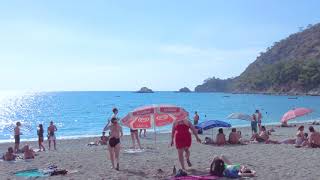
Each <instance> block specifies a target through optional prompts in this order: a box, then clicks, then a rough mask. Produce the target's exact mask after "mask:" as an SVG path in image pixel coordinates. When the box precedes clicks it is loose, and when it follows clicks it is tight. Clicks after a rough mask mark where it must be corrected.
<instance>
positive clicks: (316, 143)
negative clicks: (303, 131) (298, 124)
mask: <svg viewBox="0 0 320 180" xmlns="http://www.w3.org/2000/svg"><path fill="white" fill-rule="evenodd" d="M309 131H310V137H309V146H310V147H312V148H320V133H319V132H317V131H316V130H315V129H314V128H313V126H310V127H309Z"/></svg>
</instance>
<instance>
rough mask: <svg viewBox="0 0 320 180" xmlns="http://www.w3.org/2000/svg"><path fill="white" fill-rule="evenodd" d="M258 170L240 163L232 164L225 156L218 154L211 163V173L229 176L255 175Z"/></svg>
mask: <svg viewBox="0 0 320 180" xmlns="http://www.w3.org/2000/svg"><path fill="white" fill-rule="evenodd" d="M255 174H256V172H255V171H253V170H251V169H249V168H248V167H246V166H243V165H240V164H232V162H231V161H230V160H229V159H227V158H226V157H225V156H223V155H221V156H216V157H214V158H213V160H212V162H211V165H210V175H212V176H218V177H228V178H240V177H253V176H255Z"/></svg>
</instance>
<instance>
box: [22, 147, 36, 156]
mask: <svg viewBox="0 0 320 180" xmlns="http://www.w3.org/2000/svg"><path fill="white" fill-rule="evenodd" d="M23 155H24V159H34V156H35V152H34V151H33V150H32V149H31V148H29V145H25V146H24V147H23Z"/></svg>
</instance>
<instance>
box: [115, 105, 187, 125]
mask: <svg viewBox="0 0 320 180" xmlns="http://www.w3.org/2000/svg"><path fill="white" fill-rule="evenodd" d="M188 116H189V113H188V112H187V111H186V110H185V109H183V108H181V107H178V106H174V105H150V106H144V107H140V108H137V109H135V110H134V111H132V112H130V113H128V115H126V116H125V117H124V118H123V119H121V122H122V124H123V125H125V126H127V127H129V128H131V129H149V128H152V127H154V128H155V127H160V126H165V125H168V124H171V123H173V122H174V121H176V120H183V119H186V118H188Z"/></svg>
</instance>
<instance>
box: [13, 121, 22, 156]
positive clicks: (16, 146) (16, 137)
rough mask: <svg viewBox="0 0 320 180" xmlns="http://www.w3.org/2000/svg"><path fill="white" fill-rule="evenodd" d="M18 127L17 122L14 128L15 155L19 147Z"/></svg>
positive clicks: (18, 123) (19, 133)
mask: <svg viewBox="0 0 320 180" xmlns="http://www.w3.org/2000/svg"><path fill="white" fill-rule="evenodd" d="M20 126H21V123H20V122H17V123H16V127H15V128H14V152H15V153H17V152H18V151H19V145H20V135H21V132H20Z"/></svg>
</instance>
